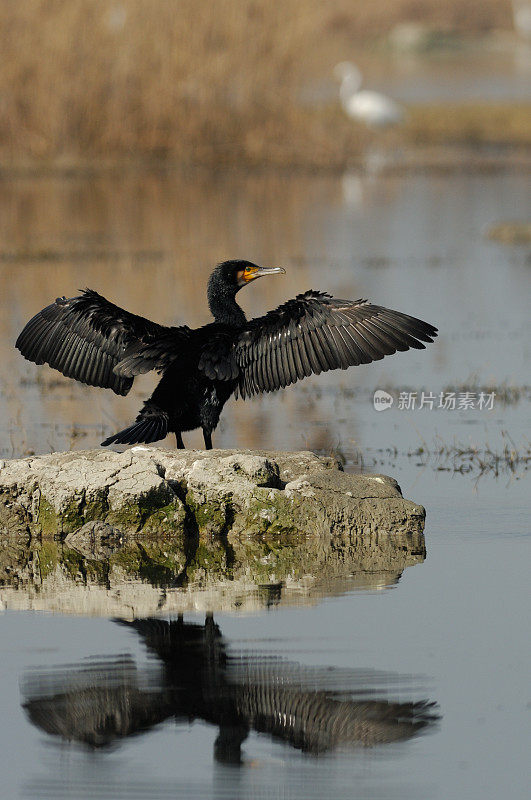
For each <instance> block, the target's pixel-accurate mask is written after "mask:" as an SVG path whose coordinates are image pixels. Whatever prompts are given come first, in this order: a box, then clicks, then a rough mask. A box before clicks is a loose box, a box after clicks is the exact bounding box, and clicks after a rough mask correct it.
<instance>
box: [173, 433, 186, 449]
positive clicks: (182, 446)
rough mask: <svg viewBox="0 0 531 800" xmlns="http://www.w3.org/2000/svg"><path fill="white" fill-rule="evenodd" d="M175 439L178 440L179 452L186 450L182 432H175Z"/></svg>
mask: <svg viewBox="0 0 531 800" xmlns="http://www.w3.org/2000/svg"><path fill="white" fill-rule="evenodd" d="M175 438H176V439H177V449H178V450H184V449H185V448H184V442H183V437H182V434H181V431H176V432H175Z"/></svg>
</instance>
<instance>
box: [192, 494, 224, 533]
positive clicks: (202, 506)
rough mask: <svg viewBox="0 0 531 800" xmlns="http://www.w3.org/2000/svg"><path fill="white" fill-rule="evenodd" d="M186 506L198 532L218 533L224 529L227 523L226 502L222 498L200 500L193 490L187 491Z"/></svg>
mask: <svg viewBox="0 0 531 800" xmlns="http://www.w3.org/2000/svg"><path fill="white" fill-rule="evenodd" d="M186 506H187V508H188V510H189V512H190V513H191V514H192V516H193V517H194V520H195V522H196V525H197V528H198V530H199V532H200V534H201V533H203V534H205V533H209V534H219V533H221V532H222V531H223V530H224V529H225V526H226V525H227V502H224V501H223V500H209V501H202V499H200V498H198V497H196V496H195V495H194V494H193V492H188V494H187V495H186Z"/></svg>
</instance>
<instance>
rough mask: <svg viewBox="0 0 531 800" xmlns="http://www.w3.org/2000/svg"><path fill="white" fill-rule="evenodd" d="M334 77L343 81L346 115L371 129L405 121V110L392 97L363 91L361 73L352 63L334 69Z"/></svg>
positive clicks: (342, 102) (340, 94) (342, 101)
mask: <svg viewBox="0 0 531 800" xmlns="http://www.w3.org/2000/svg"><path fill="white" fill-rule="evenodd" d="M334 75H335V76H336V78H338V79H339V80H340V81H341V86H340V87H339V99H340V100H341V105H342V106H343V109H344V111H345V113H346V114H348V116H349V117H352V118H353V119H357V120H361V122H365V124H366V125H369V126H370V127H371V128H388V127H390V126H392V125H398V124H399V123H400V122H403V120H404V116H405V114H404V109H403V108H402V106H400V105H399V104H398V103H396V102H395V101H394V100H391V98H390V97H386V96H385V95H384V94H380V93H379V92H373V91H370V90H369V89H361V84H362V77H361V72H360V71H359V69H358V68H357V67H356V65H355V64H352V63H351V62H350V61H341V62H340V63H339V64H336V66H335V67H334Z"/></svg>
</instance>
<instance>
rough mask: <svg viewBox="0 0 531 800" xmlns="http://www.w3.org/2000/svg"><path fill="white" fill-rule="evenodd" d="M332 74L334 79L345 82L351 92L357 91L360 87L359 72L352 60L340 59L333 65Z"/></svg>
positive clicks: (360, 78)
mask: <svg viewBox="0 0 531 800" xmlns="http://www.w3.org/2000/svg"><path fill="white" fill-rule="evenodd" d="M334 76H335V78H336V80H338V81H340V82H341V83H343V84H347V85H348V87H349V89H350V91H352V92H357V91H358V89H359V88H360V87H361V83H362V77H361V72H360V71H359V69H358V68H357V66H356V65H355V64H353V63H352V61H340V62H339V64H336V65H335V67H334Z"/></svg>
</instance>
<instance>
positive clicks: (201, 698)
mask: <svg viewBox="0 0 531 800" xmlns="http://www.w3.org/2000/svg"><path fill="white" fill-rule="evenodd" d="M123 624H126V625H129V626H131V627H132V628H134V630H136V631H137V633H138V634H139V635H140V636H141V637H142V639H143V640H144V642H145V644H146V646H147V648H148V650H149V651H150V652H151V653H153V654H155V655H156V657H157V659H158V660H159V661H160V663H161V665H162V668H163V669H162V674H161V676H160V677H159V680H158V685H156V684H155V683H154V681H153V678H151V680H150V681H146V680H144V681H143V684H144V687H145V688H142V685H141V684H142V681H141V677H142V676H141V673H140V672H139V671H138V670H137V669H136V667H135V665H134V663H133V662H132V660H131V659H124V658H123V657H122V658H120V659H117V660H116V661H115V662H114V663H113V662H109V661H106V662H104V663H99V664H94V665H93V666H89V667H83V666H82V665H79V666H78V667H75V668H72V667H70V668H69V669H68V670H64V671H62V670H57V671H56V672H55V674H54V675H50V674H48V675H47V674H46V673H43V674H39V673H37V674H33V675H32V676H31V677H28V678H27V679H26V685H25V687H23V691H24V694H25V696H26V700H25V703H24V708H25V710H26V712H27V714H28V716H29V718H30V720H31V721H32V722H33V724H35V725H37V727H39V728H41V729H42V730H44V731H45V732H46V733H49V734H52V735H57V736H61V737H62V738H64V739H68V740H74V741H79V742H84V743H86V744H89V745H91V746H94V747H99V746H102V745H108V744H110V743H111V742H113V741H115V740H117V739H120V738H122V737H126V736H131V735H133V734H136V733H139V732H141V731H143V730H147V729H149V728H151V727H152V726H154V725H156V724H157V723H160V722H162V721H164V720H165V719H168V718H171V717H173V718H174V719H175V720H176V721H181V722H185V721H186V722H189V721H192V720H194V719H201V720H204V721H206V722H209V723H211V724H213V725H216V726H218V728H219V735H218V737H217V739H216V743H215V754H216V758H217V759H218V760H219V761H225V762H232V763H238V762H239V761H240V760H241V751H240V748H241V744H242V742H243V741H244V740H245V739H246V737H247V736H248V734H249V732H250V731H251V730H255V731H258V732H261V733H267V734H269V735H270V736H273V737H275V738H278V739H280V740H282V741H285V742H287V743H288V744H290V745H292V746H293V747H296V748H298V749H301V750H304V751H306V752H310V753H314V754H318V753H322V752H324V751H327V750H331V749H333V748H334V747H337V746H339V745H347V744H349V745H352V746H356V745H361V746H372V745H376V744H384V743H387V742H396V741H401V740H406V739H409V738H411V737H412V736H414V735H415V734H416V733H418V732H419V731H421V730H422V729H424V728H427V727H429V726H430V725H433V724H434V722H435V721H436V720H437V719H438V716H437V714H436V710H435V704H434V703H430V702H427V701H420V702H402V703H394V702H391V701H388V700H386V699H385V697H384V698H382V699H374V697H373V694H375V693H376V692H375V690H374V688H373V687H371V686H366V685H364V683H365V684H366V682H367V673H366V672H365V671H364V672H363V673H361V677H359V676H358V675H357V674H356V673H355V672H353V673H344V672H343V671H342V672H341V676H340V677H341V681H340V683H341V685H340V688H336V687H334V671H333V670H331V669H330V668H329V667H326V668H310V667H303V666H301V665H298V664H294V663H291V662H288V661H285V660H283V659H280V658H276V657H274V656H269V657H267V656H264V655H262V656H259V655H258V654H252V653H251V654H250V655H248V656H245V655H242V656H239V657H234V656H231V655H230V653H229V652H228V648H227V644H226V642H225V640H224V639H223V636H222V634H221V632H220V629H219V627H218V626H217V625H216V624H215V623H214V621H213V619H212V617H210V616H209V617H207V619H206V622H205V625H204V626H203V625H195V624H188V623H185V622H184V621H183V620H182V618H179V619H178V620H174V621H171V622H166V621H163V620H157V619H145V620H137V621H135V622H131V623H123ZM336 680H337V678H336ZM354 692H355V693H356V695H357V697H358V698H360V696H362V695H363V694H364V693H365V694H369V693H370V697H371V699H368V700H367V699H356V700H353V699H348V695H349V694H350V695H352V694H353V693H354Z"/></svg>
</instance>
